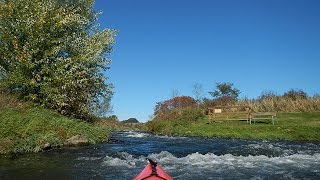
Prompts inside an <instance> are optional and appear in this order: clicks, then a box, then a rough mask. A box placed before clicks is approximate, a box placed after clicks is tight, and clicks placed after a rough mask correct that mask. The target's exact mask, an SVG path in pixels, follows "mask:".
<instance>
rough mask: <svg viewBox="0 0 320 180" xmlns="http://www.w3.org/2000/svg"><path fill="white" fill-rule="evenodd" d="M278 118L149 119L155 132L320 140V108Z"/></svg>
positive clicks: (280, 114) (204, 135)
mask: <svg viewBox="0 0 320 180" xmlns="http://www.w3.org/2000/svg"><path fill="white" fill-rule="evenodd" d="M277 119H278V121H277V123H276V124H275V125H272V123H270V121H263V122H257V123H253V124H248V123H247V122H246V121H223V122H217V123H211V124H207V122H208V120H207V118H206V117H205V118H203V119H201V120H198V121H194V122H184V121H170V120H156V121H151V122H149V123H148V127H149V129H150V130H151V131H153V132H155V133H159V134H167V135H177V136H201V137H220V138H241V139H268V140H317V141H320V112H314V113H312V112H308V113H278V114H277Z"/></svg>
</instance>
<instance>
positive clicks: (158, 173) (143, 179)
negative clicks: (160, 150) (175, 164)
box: [133, 159, 172, 180]
mask: <svg viewBox="0 0 320 180" xmlns="http://www.w3.org/2000/svg"><path fill="white" fill-rule="evenodd" d="M148 161H149V164H148V165H147V166H146V167H145V168H144V169H143V170H142V171H141V172H140V173H139V174H138V175H137V176H136V177H135V178H134V179H133V180H172V178H171V177H170V176H169V175H168V174H167V173H166V172H165V171H164V170H163V169H162V168H161V167H160V166H159V165H158V164H157V162H154V161H152V160H151V159H148Z"/></svg>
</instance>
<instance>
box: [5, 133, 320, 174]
mask: <svg viewBox="0 0 320 180" xmlns="http://www.w3.org/2000/svg"><path fill="white" fill-rule="evenodd" d="M112 140H113V143H112V144H99V145H95V146H89V147H83V148H75V149H65V150H59V151H57V150H55V151H50V152H44V153H38V154H28V155H21V156H18V157H4V156H2V157H1V156H0V179H132V178H133V177H134V176H135V175H136V174H138V173H139V172H140V171H141V170H142V169H143V167H144V166H145V165H146V164H147V161H146V158H147V157H149V158H152V159H154V160H157V161H158V163H159V164H160V165H161V166H162V168H163V169H165V170H166V171H167V172H168V173H169V174H170V175H171V176H172V177H173V178H174V179H199V180H201V179H320V142H291V141H290V142H289V141H247V140H231V139H205V138H187V137H167V136H156V135H152V134H149V133H146V132H137V131H115V132H114V133H113V138H112Z"/></svg>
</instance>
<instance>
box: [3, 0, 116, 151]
mask: <svg viewBox="0 0 320 180" xmlns="http://www.w3.org/2000/svg"><path fill="white" fill-rule="evenodd" d="M93 5H94V0H86V1H63V2H62V1H56V0H46V1H42V0H8V1H1V2H0V44H1V46H0V57H1V60H0V103H1V104H0V153H8V152H13V153H24V152H37V151H40V150H42V149H45V148H48V147H57V146H62V145H63V143H64V141H65V140H66V138H70V136H73V135H78V136H77V137H78V138H79V137H81V138H82V139H83V137H86V139H88V141H89V143H96V142H101V141H106V140H107V137H108V133H110V132H109V131H107V130H106V128H102V127H96V126H94V125H93V124H92V121H93V120H94V119H95V118H96V117H100V116H105V115H106V114H107V113H108V112H110V110H111V105H110V100H111V98H112V94H113V92H112V87H113V86H112V84H111V83H110V82H108V77H107V76H105V73H106V70H108V69H109V68H110V67H109V66H110V63H111V60H110V59H109V54H110V53H111V50H112V45H113V43H114V41H115V30H112V29H104V30H102V29H100V28H99V27H98V24H97V23H96V20H97V18H98V15H99V13H98V12H95V11H94V9H93Z"/></svg>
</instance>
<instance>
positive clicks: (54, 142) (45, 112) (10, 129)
mask: <svg viewBox="0 0 320 180" xmlns="http://www.w3.org/2000/svg"><path fill="white" fill-rule="evenodd" d="M110 133H111V132H110V128H104V127H101V126H95V125H93V124H89V123H87V122H83V121H81V120H78V119H74V118H68V117H65V116H62V115H61V114H59V113H57V112H54V111H52V110H49V109H45V108H43V107H39V106H34V105H33V104H32V103H27V102H23V101H20V100H18V98H17V97H15V96H14V95H11V94H4V93H0V154H6V153H26V152H38V151H42V150H44V149H46V148H57V147H61V146H63V145H64V143H65V142H66V140H67V139H69V138H70V137H73V136H76V135H81V136H83V137H85V138H86V139H88V141H89V142H88V143H89V144H95V143H98V142H104V141H107V140H108V139H109V135H110Z"/></svg>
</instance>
